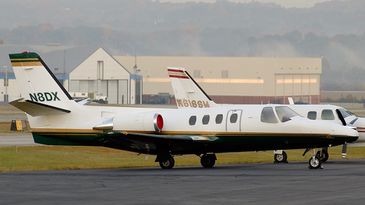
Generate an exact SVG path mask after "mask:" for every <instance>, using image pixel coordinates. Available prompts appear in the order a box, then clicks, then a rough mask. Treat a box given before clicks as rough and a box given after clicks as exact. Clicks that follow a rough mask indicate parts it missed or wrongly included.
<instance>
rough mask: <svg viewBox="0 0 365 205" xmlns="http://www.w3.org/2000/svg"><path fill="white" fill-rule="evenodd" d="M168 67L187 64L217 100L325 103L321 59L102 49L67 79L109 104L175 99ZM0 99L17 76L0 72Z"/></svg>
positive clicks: (71, 86) (82, 93)
mask: <svg viewBox="0 0 365 205" xmlns="http://www.w3.org/2000/svg"><path fill="white" fill-rule="evenodd" d="M167 67H184V68H186V69H187V70H188V72H189V73H190V75H191V76H192V77H193V78H194V79H195V80H196V81H197V82H198V83H199V84H200V86H201V87H202V88H203V89H204V90H205V91H206V93H207V94H208V95H209V96H210V97H211V98H212V99H213V100H214V101H216V102H217V103H247V104H252V103H258V104H261V103H263V104H266V103H288V100H287V97H289V96H290V97H293V98H294V100H295V101H296V102H303V103H314V104H315V103H319V102H320V76H321V73H322V58H279V57H270V58H266V57H215V56H214V57H207V56H204V57H203V56H196V57H195V56H194V57H191V56H137V57H135V56H112V55H111V54H109V53H108V52H107V51H106V50H105V49H103V48H99V49H97V50H96V51H95V52H93V53H92V54H91V55H90V56H89V57H87V58H86V59H85V60H84V61H83V62H82V63H80V64H79V65H78V66H76V68H75V69H74V70H73V71H71V72H70V73H69V77H68V79H63V82H64V86H65V88H66V89H67V90H68V91H69V92H70V93H71V95H72V96H74V97H89V98H91V99H103V97H104V96H105V97H106V98H107V101H108V103H109V104H139V103H141V100H140V99H142V96H143V103H145V104H174V103H175V102H174V100H173V93H172V88H171V85H170V81H169V79H168V74H167ZM1 75H2V76H1V81H2V82H0V83H1V86H0V93H1V95H0V96H1V97H0V100H2V101H4V93H5V89H7V93H8V98H9V101H11V100H14V99H17V98H19V94H18V93H19V92H18V91H16V90H17V89H16V86H15V85H14V82H13V80H14V75H13V74H11V73H10V74H8V77H9V80H8V81H9V82H8V87H6V86H4V85H6V83H5V84H4V81H5V80H4V73H1Z"/></svg>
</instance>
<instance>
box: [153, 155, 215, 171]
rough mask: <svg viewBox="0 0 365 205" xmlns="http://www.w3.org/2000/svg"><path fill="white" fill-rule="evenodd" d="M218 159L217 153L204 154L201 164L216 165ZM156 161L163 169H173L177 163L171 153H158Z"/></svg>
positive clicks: (205, 166) (204, 165)
mask: <svg viewBox="0 0 365 205" xmlns="http://www.w3.org/2000/svg"><path fill="white" fill-rule="evenodd" d="M216 160H217V156H215V154H203V155H201V156H200V164H201V165H202V166H203V167H204V168H212V167H214V165H215V161H216ZM155 162H158V163H159V164H160V167H161V168H162V169H172V168H173V167H174V165H175V160H174V157H173V156H172V155H171V154H165V155H157V158H156V160H155Z"/></svg>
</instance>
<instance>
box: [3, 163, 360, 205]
mask: <svg viewBox="0 0 365 205" xmlns="http://www.w3.org/2000/svg"><path fill="white" fill-rule="evenodd" d="M0 186H2V187H1V188H0V204H294V205H296V204H363V203H364V201H365V194H364V193H365V160H351V161H337V162H331V163H327V164H325V168H324V169H322V170H309V169H307V163H304V162H303V163H290V164H270V163H268V164H243V165H233V166H218V167H216V168H214V169H203V168H199V167H180V168H179V167H178V168H176V169H173V170H161V169H159V168H146V169H111V170H74V171H51V172H29V173H8V174H0Z"/></svg>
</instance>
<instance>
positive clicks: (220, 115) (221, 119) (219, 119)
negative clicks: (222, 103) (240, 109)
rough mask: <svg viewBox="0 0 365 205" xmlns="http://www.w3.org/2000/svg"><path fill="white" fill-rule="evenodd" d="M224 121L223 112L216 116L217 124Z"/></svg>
mask: <svg viewBox="0 0 365 205" xmlns="http://www.w3.org/2000/svg"><path fill="white" fill-rule="evenodd" d="M222 121H223V115H222V114H218V115H217V116H216V117H215V123H217V124H221V123H222Z"/></svg>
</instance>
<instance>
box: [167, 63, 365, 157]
mask: <svg viewBox="0 0 365 205" xmlns="http://www.w3.org/2000/svg"><path fill="white" fill-rule="evenodd" d="M167 71H168V74H169V77H170V80H171V85H172V88H173V92H174V94H175V100H176V105H177V107H178V108H182V109H185V108H204V107H231V108H234V107H236V106H237V107H241V106H245V105H242V104H216V103H215V102H214V101H213V100H212V99H211V98H210V97H209V95H208V94H207V93H206V92H205V91H204V90H203V89H202V88H201V87H200V86H199V84H198V83H197V82H196V81H195V80H194V79H193V77H192V76H191V75H190V74H189V73H188V72H187V71H186V69H185V68H176V67H169V68H167ZM289 102H291V103H290V105H288V106H289V107H290V108H291V109H292V110H294V111H295V112H297V113H299V114H300V115H301V116H305V117H307V118H308V119H310V120H322V121H328V122H335V123H337V124H340V125H344V126H351V127H356V128H357V130H358V131H359V135H360V137H359V139H358V140H357V141H356V142H364V141H365V118H359V117H356V116H355V115H354V114H353V113H351V112H349V111H348V110H346V109H344V108H342V107H339V106H334V105H294V101H293V99H292V98H289ZM307 151H308V149H306V151H305V152H304V154H303V155H305V154H306V152H307ZM346 151H347V144H346V143H345V144H344V145H343V149H342V155H343V156H346ZM318 156H320V158H321V161H322V162H325V161H327V160H328V158H329V154H328V147H323V149H322V152H321V153H318ZM274 161H275V162H277V163H281V162H287V153H286V152H285V151H283V150H275V151H274Z"/></svg>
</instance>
